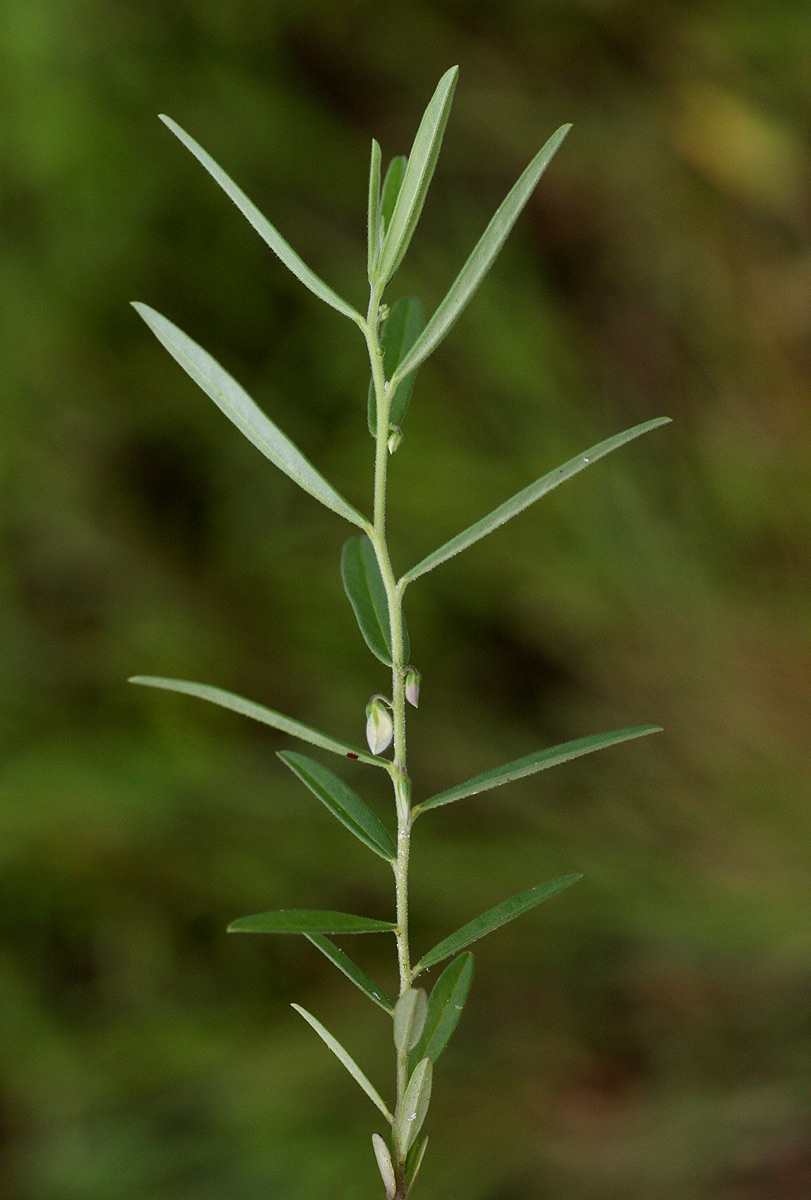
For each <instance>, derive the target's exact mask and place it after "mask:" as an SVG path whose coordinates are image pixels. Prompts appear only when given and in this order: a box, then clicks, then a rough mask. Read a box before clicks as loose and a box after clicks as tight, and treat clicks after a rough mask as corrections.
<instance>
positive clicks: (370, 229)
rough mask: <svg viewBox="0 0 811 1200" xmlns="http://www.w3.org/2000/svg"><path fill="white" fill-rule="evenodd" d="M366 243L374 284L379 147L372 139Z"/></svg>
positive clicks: (376, 244) (377, 216)
mask: <svg viewBox="0 0 811 1200" xmlns="http://www.w3.org/2000/svg"><path fill="white" fill-rule="evenodd" d="M367 241H368V252H367V257H368V271H369V283H374V278H375V264H376V263H377V256H378V254H379V253H380V146H379V145H378V143H377V142H376V141H375V140H374V138H372V160H371V163H370V164H369V207H368V213H367Z"/></svg>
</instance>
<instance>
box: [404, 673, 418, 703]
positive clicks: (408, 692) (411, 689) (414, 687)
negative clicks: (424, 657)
mask: <svg viewBox="0 0 811 1200" xmlns="http://www.w3.org/2000/svg"><path fill="white" fill-rule="evenodd" d="M421 683H422V675H420V673H419V671H418V670H417V668H416V667H406V673H405V698H406V700H407V701H408V703H409V704H413V705H414V707H415V708H416V707H417V705H418V704H419V702H420V684H421Z"/></svg>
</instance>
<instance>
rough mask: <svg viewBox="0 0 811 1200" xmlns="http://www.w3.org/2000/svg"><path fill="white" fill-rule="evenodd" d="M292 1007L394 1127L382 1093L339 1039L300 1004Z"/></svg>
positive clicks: (392, 1118)
mask: <svg viewBox="0 0 811 1200" xmlns="http://www.w3.org/2000/svg"><path fill="white" fill-rule="evenodd" d="M292 1007H293V1008H294V1009H295V1010H296V1012H297V1013H299V1015H300V1016H302V1017H304V1020H305V1021H306V1022H307V1024H308V1025H310V1026H311V1027H312V1028H313V1029H314V1030H315V1032H316V1033H317V1034H318V1036H319V1037H320V1038H321V1040H322V1041H323V1042H324V1043H325V1044H326V1045H327V1046H329V1048H330V1050H331V1051H332V1053H333V1054H334V1055H335V1057H336V1058H337V1059H338V1061H339V1062H340V1063H342V1064H343V1065H344V1066H345V1067H346V1069H347V1071H348V1072H349V1074H350V1075H351V1076H352V1078H353V1079H354V1080H355V1083H357V1084H358V1086H359V1087H360V1088H362V1089H363V1091H364V1092H365V1093H366V1095H367V1096H368V1097H369V1099H370V1100H371V1101H372V1103H373V1104H375V1105H376V1106H377V1107H378V1108H379V1109H380V1111H381V1112H382V1114H383V1116H384V1117H385V1118H386V1120H387V1121H388V1123H389V1125H393V1124H394V1117H393V1116H392V1115H391V1113H390V1112H389V1110H388V1108H387V1107H386V1105H385V1104H384V1102H383V1100H382V1098H381V1096H380V1093H379V1092H378V1091H377V1089H376V1088H375V1087H373V1086H372V1084H371V1083H370V1082H369V1080H368V1079H367V1078H366V1076H365V1075H364V1073H363V1071H361V1069H360V1067H359V1066H358V1064H357V1063H356V1062H355V1060H354V1058H353V1057H352V1055H351V1054H350V1053H349V1052H348V1051H347V1050H344V1048H343V1046H342V1045H341V1043H340V1042H339V1041H338V1039H337V1038H334V1037H333V1036H332V1034H331V1033H330V1032H329V1030H327V1029H325V1028H324V1026H323V1025H322V1024H321V1022H320V1021H317V1020H316V1019H315V1017H314V1016H313V1015H312V1013H308V1012H307V1009H306V1008H302V1007H301V1005H300V1004H293V1005H292Z"/></svg>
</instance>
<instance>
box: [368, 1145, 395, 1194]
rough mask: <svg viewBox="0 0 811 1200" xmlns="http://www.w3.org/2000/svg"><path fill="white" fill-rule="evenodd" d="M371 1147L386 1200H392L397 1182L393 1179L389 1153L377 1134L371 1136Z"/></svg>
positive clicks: (392, 1167) (392, 1166)
mask: <svg viewBox="0 0 811 1200" xmlns="http://www.w3.org/2000/svg"><path fill="white" fill-rule="evenodd" d="M372 1147H373V1148H374V1152H375V1158H376V1159H377V1167H378V1170H379V1171H380V1178H381V1179H382V1180H383V1187H384V1188H385V1189H386V1195H387V1196H388V1200H394V1196H395V1193H396V1192H397V1180H396V1179H395V1177H394V1164H393V1163H392V1161H391V1151H390V1150H389V1148H388V1146H387V1145H386V1143H385V1142H384V1141H383V1139H382V1137H381V1136H380V1134H379V1133H373V1134H372Z"/></svg>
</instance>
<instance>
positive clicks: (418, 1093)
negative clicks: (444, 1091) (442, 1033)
mask: <svg viewBox="0 0 811 1200" xmlns="http://www.w3.org/2000/svg"><path fill="white" fill-rule="evenodd" d="M432 1075H433V1063H432V1062H431V1060H430V1058H424V1059H422V1061H421V1062H420V1063H419V1064H418V1065H417V1066H416V1067H415V1068H414V1072H413V1074H412V1076H411V1078H410V1079H409V1081H408V1087H407V1088H406V1090H405V1095H404V1096H403V1103H402V1106H401V1108H400V1111H399V1112H398V1114H397V1141H398V1143H399V1146H400V1154H401V1155H402V1154H407V1153H408V1151H409V1148H410V1147H411V1146H412V1145H413V1144H414V1140H415V1138H416V1137H417V1134H418V1133H419V1131H420V1129H421V1128H422V1123H423V1121H424V1120H425V1117H426V1114H427V1112H428V1105H429V1104H430V1102H431V1078H432Z"/></svg>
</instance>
